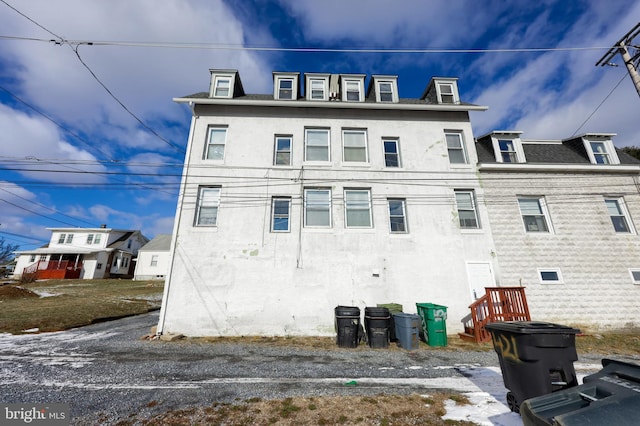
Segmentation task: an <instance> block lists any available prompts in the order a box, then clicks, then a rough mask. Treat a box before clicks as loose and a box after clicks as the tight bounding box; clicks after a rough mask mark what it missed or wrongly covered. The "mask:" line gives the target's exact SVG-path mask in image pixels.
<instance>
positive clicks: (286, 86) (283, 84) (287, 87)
mask: <svg viewBox="0 0 640 426" xmlns="http://www.w3.org/2000/svg"><path fill="white" fill-rule="evenodd" d="M278 99H289V100H291V99H293V79H291V78H281V79H280V80H278Z"/></svg>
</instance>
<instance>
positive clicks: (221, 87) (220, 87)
mask: <svg viewBox="0 0 640 426" xmlns="http://www.w3.org/2000/svg"><path fill="white" fill-rule="evenodd" d="M214 84H215V87H214V89H213V96H214V97H216V98H228V97H229V96H230V94H231V77H216V79H215V83H214Z"/></svg>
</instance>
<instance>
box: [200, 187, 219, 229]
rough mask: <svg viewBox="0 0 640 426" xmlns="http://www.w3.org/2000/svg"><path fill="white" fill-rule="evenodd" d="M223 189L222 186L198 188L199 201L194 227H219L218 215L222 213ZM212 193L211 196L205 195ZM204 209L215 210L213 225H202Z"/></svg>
mask: <svg viewBox="0 0 640 426" xmlns="http://www.w3.org/2000/svg"><path fill="white" fill-rule="evenodd" d="M221 192H222V187H220V186H201V187H199V188H198V200H197V203H196V215H195V216H196V217H195V220H194V226H197V227H216V226H218V214H219V213H220V194H221ZM207 193H210V195H206V198H205V194H207ZM203 208H211V209H213V208H215V220H214V222H213V223H200V219H201V216H202V209H203Z"/></svg>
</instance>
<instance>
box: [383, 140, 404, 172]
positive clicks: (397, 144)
mask: <svg viewBox="0 0 640 426" xmlns="http://www.w3.org/2000/svg"><path fill="white" fill-rule="evenodd" d="M387 143H390V144H393V145H394V146H395V150H396V152H395V153H393V152H387ZM382 152H383V157H384V166H385V167H389V168H394V169H395V168H400V167H402V159H401V158H400V139H398V138H382ZM387 156H390V158H394V157H395V160H396V163H397V165H395V166H394V165H389V164H388V162H387Z"/></svg>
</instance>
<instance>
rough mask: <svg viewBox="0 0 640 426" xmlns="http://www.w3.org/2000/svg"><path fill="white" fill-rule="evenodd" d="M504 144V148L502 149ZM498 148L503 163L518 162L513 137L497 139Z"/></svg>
mask: <svg viewBox="0 0 640 426" xmlns="http://www.w3.org/2000/svg"><path fill="white" fill-rule="evenodd" d="M503 145H504V147H505V148H504V149H503ZM498 149H499V150H500V159H501V162H503V163H519V161H518V150H517V148H516V143H515V141H514V140H513V139H498Z"/></svg>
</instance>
